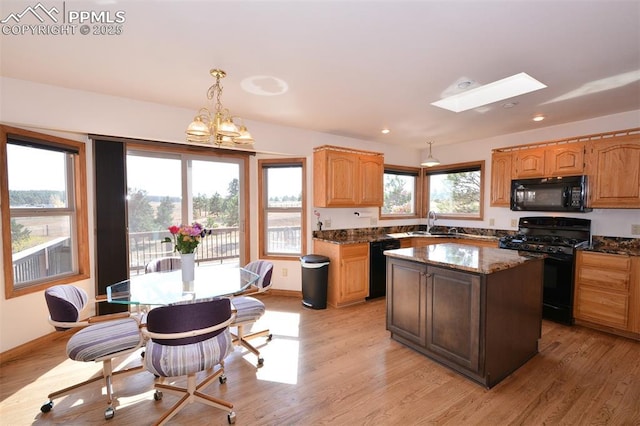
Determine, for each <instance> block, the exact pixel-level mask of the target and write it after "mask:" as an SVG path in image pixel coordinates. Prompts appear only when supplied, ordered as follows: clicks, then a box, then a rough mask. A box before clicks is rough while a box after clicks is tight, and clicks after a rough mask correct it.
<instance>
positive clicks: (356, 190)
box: [313, 145, 384, 207]
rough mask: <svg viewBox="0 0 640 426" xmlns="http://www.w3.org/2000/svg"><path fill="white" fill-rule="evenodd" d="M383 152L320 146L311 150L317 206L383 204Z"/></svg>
mask: <svg viewBox="0 0 640 426" xmlns="http://www.w3.org/2000/svg"><path fill="white" fill-rule="evenodd" d="M383 179H384V156H383V155H382V154H381V153H377V152H368V151H357V150H350V149H344V148H339V147H333V146H328V145H325V146H321V147H317V148H315V149H314V153H313V180H314V181H313V185H314V191H313V204H314V206H316V207H367V206H376V207H379V206H382V204H383V201H384V200H383V198H384V189H383Z"/></svg>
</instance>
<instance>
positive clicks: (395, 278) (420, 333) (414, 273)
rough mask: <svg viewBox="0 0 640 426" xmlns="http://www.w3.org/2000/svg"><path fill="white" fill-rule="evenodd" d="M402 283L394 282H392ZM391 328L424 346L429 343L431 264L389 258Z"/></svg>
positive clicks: (388, 311) (388, 294) (388, 296)
mask: <svg viewBox="0 0 640 426" xmlns="http://www.w3.org/2000/svg"><path fill="white" fill-rule="evenodd" d="M391 282H395V283H402V284H401V285H396V286H390V285H389V283H391ZM387 302H388V303H387V329H388V330H390V331H391V332H392V333H394V334H396V335H397V336H402V337H403V338H405V339H407V340H408V341H410V342H413V343H415V344H417V345H419V346H420V347H423V346H426V343H427V317H426V315H427V266H426V265H423V264H419V263H413V262H389V260H388V259H387Z"/></svg>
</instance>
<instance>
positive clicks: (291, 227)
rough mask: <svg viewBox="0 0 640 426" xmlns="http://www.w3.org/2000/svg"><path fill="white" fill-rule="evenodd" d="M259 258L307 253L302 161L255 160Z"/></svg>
mask: <svg viewBox="0 0 640 426" xmlns="http://www.w3.org/2000/svg"><path fill="white" fill-rule="evenodd" d="M258 170H259V175H258V176H259V177H258V186H259V188H260V191H261V193H260V205H259V207H260V213H259V219H258V222H259V225H260V237H259V244H260V257H262V258H285V259H289V258H291V257H299V256H301V255H302V254H303V253H305V251H306V247H305V246H306V239H305V238H304V235H305V227H306V221H305V217H306V214H305V206H306V195H305V190H304V181H305V159H304V158H295V159H282V160H260V161H258Z"/></svg>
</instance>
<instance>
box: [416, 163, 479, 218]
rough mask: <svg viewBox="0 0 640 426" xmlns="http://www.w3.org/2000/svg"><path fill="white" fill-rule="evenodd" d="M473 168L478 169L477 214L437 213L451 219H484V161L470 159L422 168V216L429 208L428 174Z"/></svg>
mask: <svg viewBox="0 0 640 426" xmlns="http://www.w3.org/2000/svg"><path fill="white" fill-rule="evenodd" d="M473 169H477V170H479V171H480V204H479V205H480V212H479V214H478V216H471V215H468V214H456V215H452V214H444V213H438V219H453V220H478V221H482V220H484V187H485V181H484V176H485V172H484V171H485V161H484V160H481V161H470V162H467V163H457V164H447V165H441V166H434V167H429V168H423V169H422V173H421V176H422V184H423V190H422V193H423V207H422V217H423V218H426V217H427V214H428V212H429V210H430V209H431V208H430V199H429V176H430V175H435V174H444V173H459V172H465V171H472V170H473Z"/></svg>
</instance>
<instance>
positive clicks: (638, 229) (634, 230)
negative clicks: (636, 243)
mask: <svg viewBox="0 0 640 426" xmlns="http://www.w3.org/2000/svg"><path fill="white" fill-rule="evenodd" d="M631 235H640V224H638V223H633V224H631Z"/></svg>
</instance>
